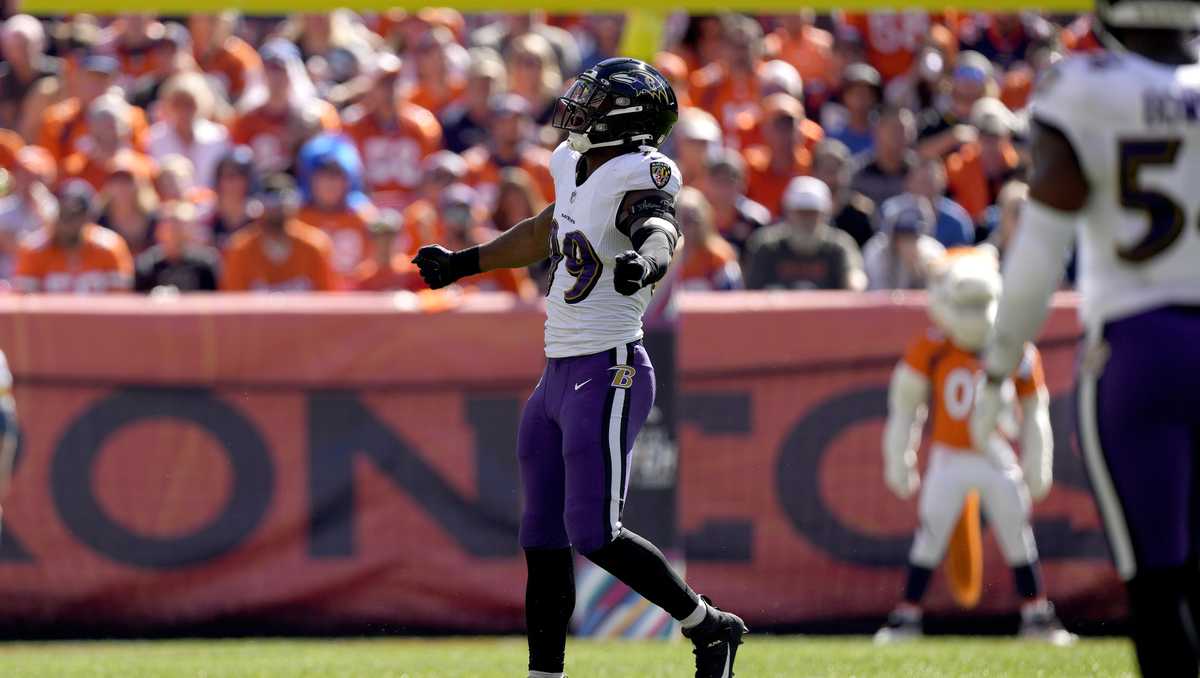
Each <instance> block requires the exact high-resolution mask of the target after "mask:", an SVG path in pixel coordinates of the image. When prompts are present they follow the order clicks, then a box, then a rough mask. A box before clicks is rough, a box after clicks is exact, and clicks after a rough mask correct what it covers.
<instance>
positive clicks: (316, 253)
mask: <svg viewBox="0 0 1200 678" xmlns="http://www.w3.org/2000/svg"><path fill="white" fill-rule="evenodd" d="M254 207H255V212H257V213H258V214H259V217H258V220H257V221H255V222H254V223H252V224H250V225H249V226H247V227H245V228H243V229H242V230H240V231H238V232H237V233H234V234H233V236H232V237H230V238H229V243H228V245H227V246H226V250H225V263H224V270H223V272H222V274H221V289H222V290H223V291H227V292H248V291H252V292H304V291H319V292H328V291H331V290H336V289H337V288H338V281H337V275H336V274H335V273H334V271H333V262H332V256H333V243H332V242H330V240H329V236H327V235H325V234H324V233H322V232H321V230H320V229H318V228H316V227H314V226H309V225H308V224H305V223H304V222H302V221H300V220H298V219H296V218H295V215H296V210H297V209H298V208H299V207H300V196H299V193H298V192H297V191H296V185H295V183H294V182H293V181H292V179H291V177H289V176H287V175H285V174H276V175H274V176H271V177H269V178H268V179H266V180H265V181H264V182H263V188H262V191H261V192H260V193H259V194H258V196H257V198H256V205H255V206H254Z"/></svg>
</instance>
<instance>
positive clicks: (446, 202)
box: [438, 184, 538, 301]
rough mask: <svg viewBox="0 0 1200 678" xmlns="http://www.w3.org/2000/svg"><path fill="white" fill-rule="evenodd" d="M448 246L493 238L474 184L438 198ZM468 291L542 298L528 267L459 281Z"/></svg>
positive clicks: (456, 187) (464, 245) (449, 190)
mask: <svg viewBox="0 0 1200 678" xmlns="http://www.w3.org/2000/svg"><path fill="white" fill-rule="evenodd" d="M438 214H439V215H441V219H442V232H443V233H444V234H445V240H444V242H445V244H446V247H453V248H454V249H455V250H456V251H457V250H461V249H465V248H467V247H471V246H473V245H478V244H480V243H483V242H488V241H489V240H491V239H492V238H493V237H494V236H495V233H494V232H493V231H491V230H490V229H488V228H486V227H485V226H483V225H482V220H481V219H480V210H479V195H478V193H477V192H476V191H475V190H474V189H472V188H471V187H470V186H467V185H465V184H455V185H453V186H451V187H449V188H447V189H446V190H445V191H444V192H443V193H442V196H441V199H440V200H439V201H438ZM457 284H458V285H459V286H461V287H462V289H463V291H465V292H511V293H513V294H515V295H517V296H518V297H520V298H521V299H522V300H523V301H533V300H534V299H537V297H538V289H537V285H536V284H535V283H534V282H533V279H532V278H530V276H529V271H528V270H527V269H524V268H498V269H495V270H492V271H488V272H486V273H482V274H480V275H476V276H472V277H470V278H466V279H465V280H463V281H460V282H459V283H457Z"/></svg>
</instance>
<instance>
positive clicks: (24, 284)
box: [13, 181, 133, 294]
mask: <svg viewBox="0 0 1200 678" xmlns="http://www.w3.org/2000/svg"><path fill="white" fill-rule="evenodd" d="M95 202H96V192H95V191H94V190H92V187H91V186H88V185H87V184H86V183H85V182H82V181H71V182H68V183H67V184H65V185H64V186H63V188H62V189H61V190H59V192H58V218H57V219H56V220H55V221H54V222H53V225H52V226H51V227H50V228H47V229H43V230H41V231H38V232H37V233H34V234H32V235H30V236H28V237H27V238H26V239H25V240H24V241H22V243H21V249H20V251H19V252H18V253H17V266H16V271H15V272H14V274H13V287H14V288H15V289H16V290H18V291H20V292H27V293H31V292H57V293H74V294H95V293H100V292H123V291H127V290H129V289H130V288H131V287H132V285H133V257H132V256H131V255H130V254H129V248H128V247H126V246H125V241H124V240H122V239H121V236H120V235H118V234H116V233H114V232H113V231H110V230H108V229H107V228H103V227H101V226H97V225H96V224H94V223H92V221H93V215H94V213H93V209H94V208H93V205H94V204H95Z"/></svg>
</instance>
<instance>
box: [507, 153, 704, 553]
mask: <svg viewBox="0 0 1200 678" xmlns="http://www.w3.org/2000/svg"><path fill="white" fill-rule="evenodd" d="M581 162H583V160H582V156H581V155H580V154H579V153H577V152H575V151H573V150H571V148H570V147H569V146H568V145H567V144H566V143H563V144H561V145H560V146H559V147H558V148H557V149H556V150H555V151H554V154H553V156H552V157H551V159H550V170H551V173H552V174H553V177H554V192H555V206H554V223H553V226H552V232H551V239H552V240H551V256H552V260H551V270H552V275H553V278H552V280H551V284H550V290H549V292H548V293H547V300H546V358H547V360H546V370H545V372H544V373H543V375H542V378H541V381H539V382H538V385H537V388H536V390H534V392H533V395H532V396H530V398H529V401H528V403H526V405H525V411H524V414H523V415H522V419H521V428H520V434H519V440H518V458H519V460H520V466H521V479H522V484H523V488H524V489H523V492H524V498H525V502H524V514H523V516H522V519H521V546H522V547H524V548H527V549H530V548H563V547H566V546H569V545H570V546H574V547H575V549H576V550H578V551H580V552H582V553H587V552H589V551H591V550H595V549H597V548H600V547H601V546H604V545H605V544H607V543H608V542H609V541H610V540H611V539H612V537H613V536H614V535H615V534H616V533H617V531H618V530H619V529H620V525H621V522H620V521H621V509H622V505H623V503H624V497H625V491H626V488H627V484H628V480H629V473H628V469H629V461H630V455H631V453H632V450H633V441H634V440H635V439H636V438H637V434H638V432H639V431H640V430H641V428H642V424H644V423H645V421H646V417H647V416H648V415H649V413H650V407H651V405H652V404H653V402H654V388H655V385H654V367H653V366H652V365H651V363H650V358H649V356H648V355H647V354H646V350H645V349H644V348H643V347H642V344H641V339H642V314H643V313H645V311H646V306H647V305H648V303H649V301H650V297H651V294H652V293H653V290H652V289H650V288H645V289H642V290H640V291H639V292H638V293H637V294H634V295H631V296H625V295H623V294H621V293H619V292H617V290H616V289H615V287H614V285H613V266H614V258H615V257H616V255H618V254H620V253H621V252H624V251H626V250H629V249H633V244H632V243H631V242H630V240H629V237H628V236H626V235H625V234H623V233H621V232H620V231H618V230H617V227H616V218H617V210H618V209H619V208H620V206H621V201H622V200H623V199H624V197H625V194H626V193H629V192H630V191H638V190H661V191H665V192H667V193H669V194H670V195H672V196H674V195H675V194H676V193H678V192H679V188H680V186H681V183H680V182H681V176H680V174H679V168H678V167H676V166H675V163H674V162H672V161H671V160H670V159H669V158H667V157H666V156H664V155H662V154H661V153H659V152H658V151H655V150H653V149H647V150H645V151H640V152H636V153H627V154H625V155H621V156H618V157H616V158H613V159H611V160H609V161H607V162H605V163H604V164H603V165H601V166H600V167H599V168H598V169H597V170H596V171H595V172H593V173H592V174H591V176H589V177H588V178H587V180H586V181H584V182H583V183H581V184H578V185H577V184H576V168H577V166H578V165H579V164H580V163H581Z"/></svg>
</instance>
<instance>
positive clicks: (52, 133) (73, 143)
mask: <svg viewBox="0 0 1200 678" xmlns="http://www.w3.org/2000/svg"><path fill="white" fill-rule="evenodd" d="M72 73H73V74H72V76H71V77H70V78H69V79H68V86H67V98H65V99H63V100H62V101H60V102H58V103H56V104H54V105H53V106H50V107H49V108H47V109H46V110H45V112H43V113H42V122H41V126H40V128H39V130H38V145H39V146H41V147H42V148H45V149H46V150H47V151H50V155H52V156H54V159H55V161H56V162H60V163H61V162H62V161H63V160H65V159H66V158H67V157H68V156H70V155H71V154H72V153H75V152H77V151H80V150H82V149H81V147H80V146H79V141H80V139H83V138H85V137H87V136H88V124H89V123H88V109H89V108H90V107H91V105H92V102H93V101H95V100H96V99H97V98H99V97H100V96H102V95H104V94H106V93H107V92H108V91H109V89H110V88H112V87H113V86H114V85H115V84H116V75H117V60H116V59H114V58H112V57H109V56H101V55H90V56H85V57H83V58H82V59H80V60H79V62H78V64H77V65H76V66H75V67H74V68H73V71H72ZM118 96H120V95H118ZM127 124H128V127H129V138H130V139H131V141H132V145H133V148H134V149H136V150H138V151H139V152H144V151H145V149H146V143H147V137H148V132H149V125H148V124H147V122H146V114H145V112H144V111H142V109H140V108H134V107H130V111H129V119H128V121H127Z"/></svg>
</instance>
